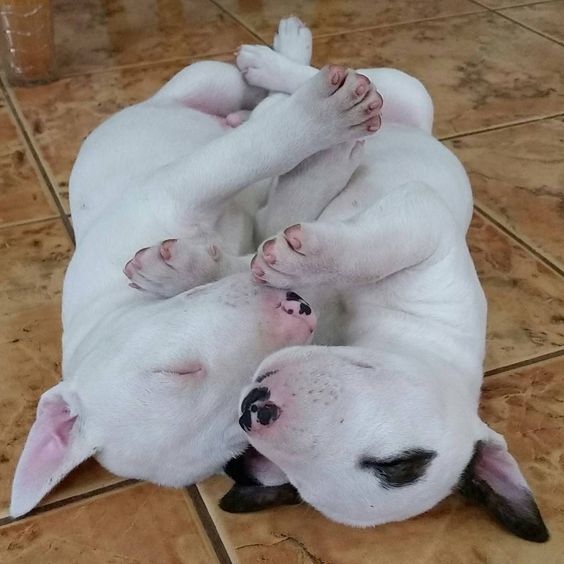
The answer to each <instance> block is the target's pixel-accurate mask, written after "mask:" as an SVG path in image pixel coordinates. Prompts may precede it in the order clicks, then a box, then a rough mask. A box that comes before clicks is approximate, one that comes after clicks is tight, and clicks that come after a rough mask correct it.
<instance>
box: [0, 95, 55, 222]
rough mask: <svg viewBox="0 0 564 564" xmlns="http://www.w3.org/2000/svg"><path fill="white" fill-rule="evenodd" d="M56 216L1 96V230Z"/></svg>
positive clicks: (52, 203)
mask: <svg viewBox="0 0 564 564" xmlns="http://www.w3.org/2000/svg"><path fill="white" fill-rule="evenodd" d="M55 215H57V209H56V207H55V205H54V202H53V200H52V198H51V196H50V195H49V194H48V191H47V188H46V187H45V186H44V185H43V183H42V181H41V180H40V179H39V177H38V175H37V173H36V171H35V168H34V166H33V160H32V157H31V156H30V155H29V153H28V152H27V150H26V147H25V145H24V143H23V141H22V139H21V137H20V136H19V135H18V130H17V128H16V125H15V123H14V121H13V120H12V118H11V116H10V111H9V110H8V108H7V105H6V103H5V101H4V99H3V98H2V95H1V94H0V227H1V226H2V225H5V224H8V223H17V222H21V221H28V220H33V219H42V218H47V217H53V216H55Z"/></svg>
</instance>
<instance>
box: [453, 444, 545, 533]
mask: <svg viewBox="0 0 564 564" xmlns="http://www.w3.org/2000/svg"><path fill="white" fill-rule="evenodd" d="M483 447H484V442H483V441H478V442H477V443H476V445H475V446H474V453H473V454H472V458H471V459H470V462H469V463H468V465H467V466H466V468H465V469H464V472H463V473H462V476H461V477H460V481H459V482H458V485H457V488H456V489H457V490H458V491H459V492H460V493H461V494H462V495H463V496H465V497H467V498H469V499H471V500H472V501H474V502H475V503H478V504H480V505H485V507H486V509H487V510H488V512H489V513H490V514H491V515H493V517H494V518H495V519H496V520H497V521H499V522H500V523H501V524H502V525H503V526H504V527H505V528H506V529H507V530H509V531H510V532H512V533H513V534H514V535H517V536H518V537H520V538H522V539H525V540H528V541H532V542H546V541H547V540H548V539H549V538H550V534H549V532H548V529H547V528H546V525H545V524H544V521H543V519H542V516H541V514H540V511H539V508H538V506H537V504H536V503H535V500H534V498H533V496H532V494H531V492H530V491H528V490H524V489H522V490H521V491H519V492H518V493H519V496H518V499H516V500H515V499H507V498H505V497H503V496H501V495H500V494H499V493H497V492H496V491H495V490H494V489H493V488H492V487H491V486H490V485H489V484H488V483H487V482H486V481H485V480H482V479H481V478H480V477H479V476H478V475H477V473H476V462H477V461H478V459H479V457H480V454H481V450H482V448H483Z"/></svg>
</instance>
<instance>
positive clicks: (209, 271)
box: [123, 239, 221, 298]
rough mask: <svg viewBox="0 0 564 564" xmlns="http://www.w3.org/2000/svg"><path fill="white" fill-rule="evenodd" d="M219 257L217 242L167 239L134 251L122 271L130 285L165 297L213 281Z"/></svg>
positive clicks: (217, 268)
mask: <svg viewBox="0 0 564 564" xmlns="http://www.w3.org/2000/svg"><path fill="white" fill-rule="evenodd" d="M220 257H221V252H220V250H219V247H217V245H213V244H211V245H204V244H201V243H194V242H192V241H190V240H186V239H168V240H166V241H163V242H162V243H160V244H159V245H154V246H152V247H147V248H145V249H141V250H140V251H137V253H135V256H134V257H133V258H132V259H131V260H130V261H128V263H127V264H126V265H125V268H124V269H123V272H124V274H125V275H126V276H127V278H129V280H130V284H129V285H130V286H131V287H132V288H134V289H136V290H142V291H145V292H148V293H150V294H153V295H155V296H159V297H161V298H169V297H172V296H175V295H177V294H180V293H181V292H185V291H187V290H190V289H192V288H195V287H196V286H199V285H201V284H206V283H207V282H210V281H211V280H213V279H214V278H215V277H216V276H217V275H218V272H219V265H218V262H219V259H220Z"/></svg>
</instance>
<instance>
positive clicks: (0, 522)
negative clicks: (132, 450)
mask: <svg viewBox="0 0 564 564" xmlns="http://www.w3.org/2000/svg"><path fill="white" fill-rule="evenodd" d="M138 483H140V482H139V481H138V480H122V481H121V482H117V483H115V484H111V485H109V486H104V487H101V488H96V489H94V490H91V491H89V492H84V493H81V494H77V495H73V496H70V497H66V498H64V499H59V500H57V501H53V502H52V503H46V504H45V505H41V506H39V507H36V508H35V509H34V510H33V511H31V512H29V513H26V514H25V515H22V516H21V517H10V516H8V517H2V518H1V519H0V527H4V526H6V525H11V524H12V523H17V522H18V521H23V520H25V519H29V518H31V517H36V516H37V515H40V514H42V513H47V512H48V511H51V510H53V509H58V508H60V507H64V506H66V505H71V504H73V503H76V502H78V501H83V500H85V499H89V498H91V497H96V496H99V495H102V494H105V493H109V492H113V491H115V490H121V489H125V488H126V487H128V486H133V485H135V484H138Z"/></svg>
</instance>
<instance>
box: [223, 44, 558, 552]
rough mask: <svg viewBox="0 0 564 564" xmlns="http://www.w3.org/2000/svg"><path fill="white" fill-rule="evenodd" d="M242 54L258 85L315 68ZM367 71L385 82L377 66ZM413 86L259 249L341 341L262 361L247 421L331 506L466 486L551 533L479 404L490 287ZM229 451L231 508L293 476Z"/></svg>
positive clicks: (314, 496) (365, 505)
mask: <svg viewBox="0 0 564 564" xmlns="http://www.w3.org/2000/svg"><path fill="white" fill-rule="evenodd" d="M238 64H239V66H240V67H241V68H242V69H243V70H244V71H245V72H246V76H247V78H248V80H249V81H250V83H251V84H254V85H256V86H261V87H263V88H268V89H277V90H281V91H284V92H287V93H292V92H293V91H294V89H298V88H301V84H302V83H303V81H306V80H308V79H309V77H310V76H315V73H316V72H317V71H316V70H315V69H312V68H311V67H307V66H304V65H300V64H298V63H295V62H290V61H288V60H287V59H283V58H282V57H280V56H279V55H277V54H276V53H274V52H273V51H272V50H270V49H268V48H266V47H261V46H246V47H244V48H242V49H241V52H240V54H239V59H238ZM361 72H363V73H364V74H366V76H368V77H369V78H370V79H371V80H372V81H373V83H374V84H375V85H376V86H377V87H378V89H379V90H380V91H382V90H381V88H380V76H381V71H361ZM398 79H399V77H398ZM405 86H406V87H407V88H408V90H407V91H404V92H403V94H402V96H403V99H401V98H400V97H395V98H388V97H387V96H386V94H385V93H384V109H383V125H382V128H381V130H380V131H379V133H378V134H377V135H376V136H374V137H372V138H371V139H370V140H369V141H367V143H366V147H365V155H364V158H363V160H362V164H361V166H360V168H359V169H358V171H357V172H356V173H355V175H354V176H353V177H352V179H351V181H350V182H349V183H348V185H347V187H346V189H345V190H343V191H341V192H340V193H339V194H338V195H336V197H335V198H334V199H333V200H332V202H331V204H330V205H329V206H327V208H326V209H325V211H324V212H323V213H322V214H321V216H320V218H319V220H318V221H317V222H315V223H301V224H298V225H293V226H290V227H288V228H286V229H284V230H283V231H281V232H280V233H279V234H278V235H277V236H276V237H275V238H272V239H270V240H268V241H266V242H264V243H263V244H262V245H261V246H260V248H259V252H258V254H257V256H256V257H255V259H254V260H253V262H252V270H253V274H254V276H255V279H256V281H257V282H259V283H266V284H268V285H269V286H271V287H276V288H281V289H283V288H297V290H298V292H299V293H300V294H302V295H304V296H305V297H306V299H308V301H310V302H311V303H313V304H314V305H315V306H316V307H317V306H319V310H318V311H322V312H323V315H321V316H320V327H319V332H318V334H317V337H316V341H317V342H321V343H324V344H329V343H334V344H339V345H342V346H332V347H321V346H303V347H293V348H286V349H284V350H282V351H279V352H276V353H274V354H273V355H271V356H270V357H269V358H267V359H266V360H264V362H262V364H261V366H260V367H259V368H258V370H257V372H256V375H255V378H254V380H253V383H252V384H251V385H250V386H249V387H247V388H246V389H245V391H244V392H243V394H242V402H241V407H240V423H241V426H242V427H243V428H244V429H245V431H246V432H247V435H248V437H249V440H250V442H251V444H252V445H253V446H254V448H255V449H256V450H257V451H258V452H259V453H262V454H263V455H265V456H266V457H267V458H268V459H269V460H271V461H272V462H274V463H275V464H276V465H277V466H278V467H279V468H280V469H281V470H282V471H283V473H284V474H285V475H286V476H287V479H288V480H289V481H290V483H291V484H293V485H294V486H295V487H296V488H297V490H298V491H299V493H300V495H301V496H302V498H303V499H304V500H306V501H307V502H308V503H310V504H311V505H312V506H314V507H315V508H317V509H318V510H319V511H321V512H322V513H324V514H325V515H327V516H328V517H330V518H331V519H334V520H336V521H339V522H342V523H346V524H350V525H355V526H368V525H375V524H380V523H386V522H389V521H397V520H401V519H406V518H408V517H411V516H414V515H417V514H419V513H422V512H424V511H426V510H428V509H430V508H431V507H433V506H434V505H435V504H436V503H438V502H439V501H440V500H442V499H443V498H445V497H446V496H447V495H449V494H450V493H451V492H453V491H456V490H459V491H461V492H462V493H463V494H465V495H468V496H470V497H472V498H474V499H476V500H477V501H479V502H482V503H484V504H485V505H486V506H487V508H488V509H489V510H490V512H492V513H493V515H494V516H495V517H496V518H497V519H498V520H499V521H500V522H501V523H502V524H504V525H505V526H506V527H507V528H508V529H509V530H511V531H512V532H513V533H515V534H516V535H518V536H521V537H523V538H525V539H528V540H532V541H539V542H541V541H545V540H547V538H548V532H547V529H546V527H545V525H544V523H543V521H542V518H541V516H540V514H539V511H538V508H537V506H536V504H535V501H534V499H533V497H532V494H531V492H530V490H529V488H528V486H527V484H526V482H525V480H524V478H523V476H522V475H521V472H520V471H519V468H518V466H517V464H516V462H515V460H514V459H513V458H512V456H511V455H510V454H509V452H508V451H507V447H506V444H505V441H504V439H503V438H502V437H501V436H500V435H498V434H497V433H495V432H494V431H492V430H491V429H490V428H489V427H488V426H487V425H486V424H485V423H483V422H482V421H481V420H480V418H479V416H478V413H477V408H478V400H479V394H480V385H481V382H482V370H483V369H482V363H483V358H484V345H485V331H486V301H485V298H484V294H483V291H482V288H481V286H480V283H479V280H478V277H477V275H476V272H475V269H474V265H473V262H472V259H471V257H470V254H469V252H468V248H467V245H466V241H465V236H466V231H467V229H468V225H469V222H470V218H471V215H472V197H471V190H470V185H469V181H468V178H467V176H466V174H465V172H464V170H463V168H462V166H461V165H460V163H459V162H458V160H457V159H456V158H455V157H454V155H453V154H452V153H450V152H449V151H448V150H447V149H446V148H445V147H444V146H443V145H442V144H441V143H439V142H438V141H437V140H435V139H434V138H433V137H432V135H431V122H432V119H431V117H432V105H431V101H430V99H429V97H428V95H427V94H426V93H425V92H424V91H422V89H421V87H420V85H415V88H411V89H409V84H405ZM408 98H411V101H409V100H407V99H408ZM388 102H390V106H389V105H388ZM398 103H401V104H402V107H403V111H402V112H401V113H400V112H397V111H396V107H397V106H396V107H394V105H397V104H398ZM406 106H409V107H408V109H407V110H406ZM390 114H391V116H392V119H389V118H388V119H386V118H387V116H389V115H390ZM331 309H333V310H334V311H333V312H332V313H330V312H329V310H331ZM231 466H232V468H231V470H233V469H235V471H232V472H231V474H232V475H234V477H235V478H236V479H239V481H240V482H241V484H242V485H240V486H235V487H234V489H233V490H232V491H231V492H230V494H228V496H227V497H226V498H224V500H223V502H222V506H223V507H224V508H226V509H228V510H231V511H242V510H248V509H249V508H257V507H259V506H260V505H261V504H264V505H270V504H271V503H272V500H273V498H272V496H270V495H266V494H265V493H264V492H263V491H261V490H260V489H259V488H255V489H253V488H252V487H250V488H249V485H250V484H251V485H252V484H253V482H254V483H262V484H265V485H269V486H272V485H273V484H276V483H280V482H283V481H285V479H286V478H285V477H284V475H283V473H282V472H280V471H276V469H273V468H268V463H267V461H265V460H264V459H260V458H257V455H256V453H254V452H253V453H251V456H250V460H245V458H243V459H242V460H240V461H239V462H238V463H237V464H232V465H231ZM284 492H285V493H284V496H285V498H286V497H287V491H286V490H284ZM253 496H258V500H253Z"/></svg>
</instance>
